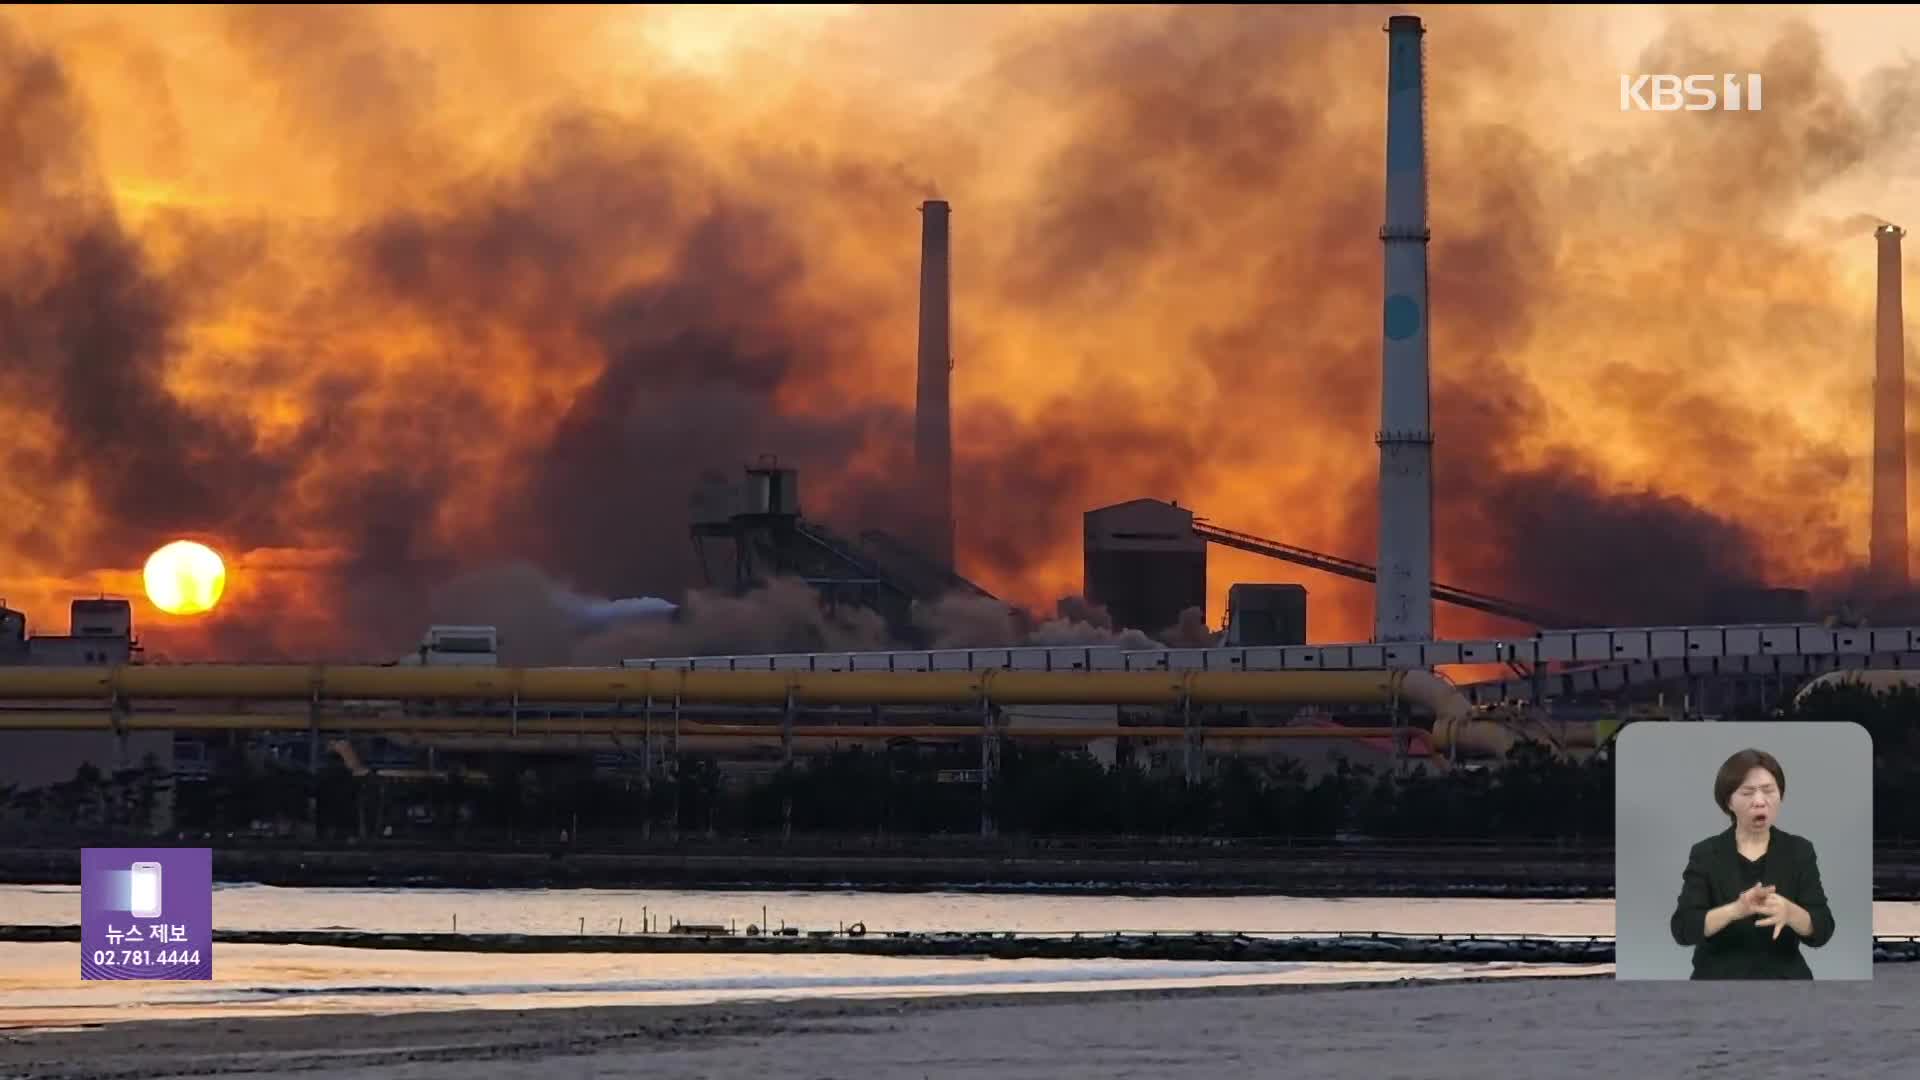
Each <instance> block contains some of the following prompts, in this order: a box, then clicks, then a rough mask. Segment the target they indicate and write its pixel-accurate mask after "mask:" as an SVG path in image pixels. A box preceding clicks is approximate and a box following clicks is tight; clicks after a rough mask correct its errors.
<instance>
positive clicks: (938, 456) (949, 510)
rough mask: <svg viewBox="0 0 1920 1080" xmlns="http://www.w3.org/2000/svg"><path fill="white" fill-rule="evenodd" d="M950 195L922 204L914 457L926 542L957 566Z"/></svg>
mask: <svg viewBox="0 0 1920 1080" xmlns="http://www.w3.org/2000/svg"><path fill="white" fill-rule="evenodd" d="M949 213H950V211H949V208H948V206H947V203H946V200H944V199H930V200H928V201H927V202H926V203H924V204H922V205H921V207H920V215H921V221H920V386H919V394H918V396H917V399H916V401H915V404H914V462H915V465H916V466H917V472H918V474H919V475H918V480H919V484H920V493H919V494H920V498H919V501H918V505H919V507H920V514H921V529H920V546H921V549H922V550H923V551H924V552H925V553H926V555H927V557H928V558H930V559H932V560H933V561H934V562H936V563H938V564H940V566H942V567H943V568H945V569H947V570H952V569H953V409H952V403H951V402H950V400H949V397H948V390H949V386H950V384H951V382H952V380H953V339H952V327H951V321H950V317H949V310H948V307H949V303H950V301H951V298H952V285H951V282H950V280H949V278H948V269H947V267H948V255H947V246H948V245H947V217H948V215H949Z"/></svg>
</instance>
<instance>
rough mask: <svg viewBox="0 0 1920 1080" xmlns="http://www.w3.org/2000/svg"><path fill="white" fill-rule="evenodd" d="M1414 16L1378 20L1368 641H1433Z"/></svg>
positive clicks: (1421, 74) (1422, 165)
mask: <svg viewBox="0 0 1920 1080" xmlns="http://www.w3.org/2000/svg"><path fill="white" fill-rule="evenodd" d="M1425 34H1426V30H1425V28H1423V27H1422V26H1421V25H1420V19H1419V17H1418V16H1414V15H1395V16H1393V17H1392V18H1391V19H1388V20H1387V220H1386V224H1385V226H1383V227H1382V228H1381V230H1380V240H1381V243H1382V245H1383V246H1384V248H1385V264H1386V302H1385V305H1384V312H1383V319H1382V330H1383V333H1384V337H1383V340H1382V356H1381V372H1380V431H1379V432H1378V434H1377V435H1376V436H1375V441H1376V442H1377V443H1378V444H1379V446H1380V557H1379V579H1378V581H1377V582H1376V584H1375V586H1374V592H1373V638H1374V640H1375V641H1428V640H1431V639H1432V637H1433V414H1432V408H1431V404H1430V402H1429V387H1428V375H1427V324H1428V319H1427V241H1428V239H1429V237H1430V236H1431V234H1430V232H1429V231H1428V229H1427V150H1426V130H1425V125H1426V75H1425V70H1424V64H1423V57H1422V48H1423V45H1422V39H1423V38H1424V36H1425Z"/></svg>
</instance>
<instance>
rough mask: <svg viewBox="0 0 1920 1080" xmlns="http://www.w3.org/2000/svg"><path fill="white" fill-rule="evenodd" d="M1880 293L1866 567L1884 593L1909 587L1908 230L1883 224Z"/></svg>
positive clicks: (1879, 231)
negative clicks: (1903, 245)
mask: <svg viewBox="0 0 1920 1080" xmlns="http://www.w3.org/2000/svg"><path fill="white" fill-rule="evenodd" d="M1873 235H1874V239H1875V240H1877V241H1878V242H1879V245H1880V291H1879V303H1878V305H1877V307H1878V311H1877V313H1876V315H1877V325H1876V327H1875V334H1874V354H1873V355H1874V370H1873V535H1872V537H1871V538H1870V539H1869V540H1868V567H1869V573H1870V574H1871V576H1872V578H1873V583H1874V586H1875V587H1876V588H1877V589H1879V590H1881V591H1882V592H1885V593H1894V592H1905V591H1906V588H1907V569H1908V567H1907V350H1906V320H1905V318H1904V316H1903V314H1902V312H1901V306H1900V238H1901V237H1903V236H1905V235H1907V231H1906V230H1905V229H1902V228H1901V227H1899V226H1898V225H1882V226H1880V227H1879V228H1878V229H1875V230H1874V231H1873Z"/></svg>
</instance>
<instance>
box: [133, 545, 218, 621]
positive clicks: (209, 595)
mask: <svg viewBox="0 0 1920 1080" xmlns="http://www.w3.org/2000/svg"><path fill="white" fill-rule="evenodd" d="M146 583H147V599H149V600H151V601H153V606H154V607H157V608H159V609H160V610H161V611H164V612H166V613H167V614H169V615H198V614H200V613H201V612H205V611H211V610H213V606H214V605H215V604H217V603H219V602H220V594H221V593H222V592H224V591H226V587H227V568H226V567H225V566H223V565H222V564H221V562H220V556H218V555H216V554H214V552H213V549H212V548H210V547H207V546H206V545H205V544H196V543H194V542H193V541H191V540H175V541H174V542H173V543H171V544H168V545H167V546H165V547H163V548H161V549H160V550H158V551H156V552H154V553H153V554H152V555H149V556H148V557H147V569H146Z"/></svg>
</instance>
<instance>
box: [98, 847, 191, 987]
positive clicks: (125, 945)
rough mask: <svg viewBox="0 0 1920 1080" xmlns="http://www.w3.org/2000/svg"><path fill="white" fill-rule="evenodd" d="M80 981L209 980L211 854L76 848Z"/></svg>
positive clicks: (145, 849) (185, 850)
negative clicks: (78, 857)
mask: <svg viewBox="0 0 1920 1080" xmlns="http://www.w3.org/2000/svg"><path fill="white" fill-rule="evenodd" d="M80 977H81V978H82V979H183V980H184V979H211V978H213V852H212V850H211V849H208V848H83V849H81V852H80Z"/></svg>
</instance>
